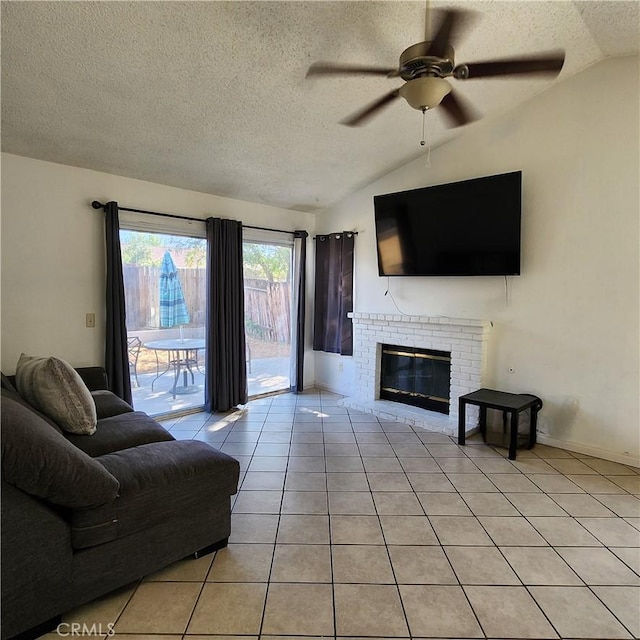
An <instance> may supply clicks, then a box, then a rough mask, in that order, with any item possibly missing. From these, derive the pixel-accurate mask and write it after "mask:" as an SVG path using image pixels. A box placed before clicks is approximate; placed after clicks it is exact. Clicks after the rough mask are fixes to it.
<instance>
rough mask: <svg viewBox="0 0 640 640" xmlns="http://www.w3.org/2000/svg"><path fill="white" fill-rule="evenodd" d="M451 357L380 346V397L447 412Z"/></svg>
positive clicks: (420, 350)
mask: <svg viewBox="0 0 640 640" xmlns="http://www.w3.org/2000/svg"><path fill="white" fill-rule="evenodd" d="M450 379H451V354H450V353H449V352H447V351H436V350H433V349H415V348H413V347H400V346H396V345H388V344H385V345H382V363H381V371H380V398H382V399H383V400H393V401H394V402H401V403H403V404H410V405H413V406H416V407H422V408H423V409H430V410H432V411H438V412H440V413H445V414H448V413H449V386H450Z"/></svg>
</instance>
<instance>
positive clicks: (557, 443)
mask: <svg viewBox="0 0 640 640" xmlns="http://www.w3.org/2000/svg"><path fill="white" fill-rule="evenodd" d="M536 440H537V441H538V442H539V443H540V444H546V445H548V446H549V447H557V448H558V449H566V450H567V451H573V452H575V453H584V454H585V455H588V456H593V457H594V458H602V459H603V460H610V461H611V462H618V463H619V464H626V465H629V466H631V467H636V468H640V458H635V457H634V456H630V455H627V454H624V453H615V452H613V451H607V450H606V449H600V448H598V447H591V446H589V445H585V444H578V443H576V442H566V441H564V440H558V439H556V438H550V437H549V436H545V435H542V434H541V433H539V432H538V434H537V436H536Z"/></svg>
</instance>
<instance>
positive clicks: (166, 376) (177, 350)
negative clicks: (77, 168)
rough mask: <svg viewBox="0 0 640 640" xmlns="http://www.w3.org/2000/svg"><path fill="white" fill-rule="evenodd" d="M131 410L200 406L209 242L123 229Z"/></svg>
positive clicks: (167, 410)
mask: <svg viewBox="0 0 640 640" xmlns="http://www.w3.org/2000/svg"><path fill="white" fill-rule="evenodd" d="M120 242H121V247H122V263H123V275H124V287H125V300H126V321H127V339H128V340H127V341H128V347H129V368H130V373H131V391H132V395H133V405H134V408H135V409H136V410H138V411H145V412H146V413H149V414H150V415H162V414H167V413H171V412H177V411H185V410H189V409H195V408H198V407H202V406H203V404H204V386H203V385H204V359H205V340H204V336H205V313H206V269H205V264H206V241H205V239H204V238H196V237H188V236H181V235H170V234H161V233H155V232H146V231H145V232H141V231H133V230H122V231H121V232H120Z"/></svg>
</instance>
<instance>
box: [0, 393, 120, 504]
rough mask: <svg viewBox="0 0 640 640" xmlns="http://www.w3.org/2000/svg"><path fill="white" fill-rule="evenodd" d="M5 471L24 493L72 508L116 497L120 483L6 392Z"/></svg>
mask: <svg viewBox="0 0 640 640" xmlns="http://www.w3.org/2000/svg"><path fill="white" fill-rule="evenodd" d="M1 428H2V438H1V441H0V442H1V451H2V474H3V478H4V480H6V481H7V482H8V483H9V484H12V485H14V486H15V487H17V488H18V489H21V490H22V491H24V492H25V493H28V494H30V495H32V496H37V497H39V498H43V499H44V500H47V501H48V502H51V503H53V504H57V505H60V506H63V507H70V508H73V509H86V508H92V507H98V506H100V505H104V504H106V503H109V502H112V501H113V500H115V498H116V495H117V493H118V488H119V483H118V480H116V478H115V477H114V476H113V475H112V474H111V473H109V471H108V470H107V469H106V468H105V467H104V465H101V464H100V463H98V462H96V461H95V460H93V459H91V458H90V457H89V456H88V455H86V454H85V453H83V452H82V451H80V450H79V449H77V448H76V447H74V446H73V445H72V444H71V443H70V442H67V440H66V439H65V438H64V437H63V436H62V435H61V434H59V433H56V431H54V430H53V429H52V428H51V426H50V425H48V424H47V423H46V422H44V420H42V419H41V418H40V417H38V416H37V415H36V414H35V413H34V412H33V411H30V410H29V409H28V408H27V407H25V406H24V405H23V404H20V403H19V402H17V401H16V400H15V399H13V398H11V397H10V396H9V394H7V393H6V392H5V391H4V390H3V391H2V420H1Z"/></svg>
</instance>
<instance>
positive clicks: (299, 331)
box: [292, 231, 309, 393]
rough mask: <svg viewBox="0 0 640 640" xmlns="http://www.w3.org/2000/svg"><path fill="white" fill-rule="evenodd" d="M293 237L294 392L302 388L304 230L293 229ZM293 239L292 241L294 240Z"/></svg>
mask: <svg viewBox="0 0 640 640" xmlns="http://www.w3.org/2000/svg"><path fill="white" fill-rule="evenodd" d="M293 237H294V239H295V240H297V241H298V243H299V247H298V254H299V260H298V264H299V266H298V272H297V273H296V274H295V277H296V280H297V290H298V304H297V309H296V379H295V383H294V385H293V387H292V390H293V391H295V393H300V392H301V391H303V389H304V323H305V306H306V299H307V296H306V278H307V238H308V237H309V234H308V233H307V232H306V231H294V233H293ZM295 240H294V241H295Z"/></svg>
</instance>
